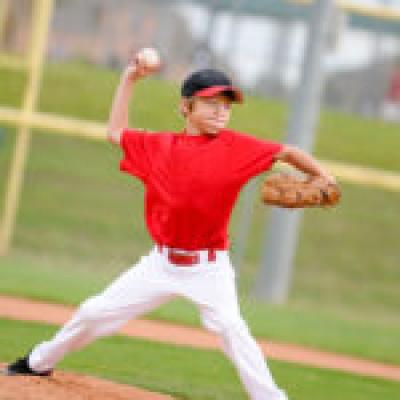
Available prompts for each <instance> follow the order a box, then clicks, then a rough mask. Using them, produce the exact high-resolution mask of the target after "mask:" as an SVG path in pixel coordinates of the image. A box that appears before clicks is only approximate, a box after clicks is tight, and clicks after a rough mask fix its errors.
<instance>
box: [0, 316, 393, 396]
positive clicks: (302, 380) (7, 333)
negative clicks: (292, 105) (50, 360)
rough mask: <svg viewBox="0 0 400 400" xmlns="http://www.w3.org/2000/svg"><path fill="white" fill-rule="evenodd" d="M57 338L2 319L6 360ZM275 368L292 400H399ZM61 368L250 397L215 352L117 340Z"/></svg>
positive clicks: (323, 373)
mask: <svg viewBox="0 0 400 400" xmlns="http://www.w3.org/2000/svg"><path fill="white" fill-rule="evenodd" d="M53 333H54V328H53V327H49V326H44V325H39V324H32V323H21V322H15V321H10V320H1V319H0V359H1V360H3V361H7V362H9V361H12V360H13V359H14V358H15V357H16V355H20V354H21V352H23V351H25V350H26V349H28V348H30V347H31V346H32V345H34V344H35V343H36V342H38V341H42V340H45V339H46V338H48V337H50V336H51V335H52V334H53ZM194 360H195V361H194ZM269 366H270V368H271V371H272V373H273V375H274V377H275V379H276V381H277V383H278V385H279V386H281V387H282V388H283V389H285V390H286V391H287V393H288V395H289V397H290V399H291V400H309V399H324V400H337V399H338V398H340V399H343V400H376V399H385V400H395V399H397V398H398V395H399V393H400V383H395V382H389V381H384V380H380V379H373V378H367V377H358V376H352V375H349V374H345V373H341V372H336V371H330V370H319V369H315V368H308V367H303V366H299V365H295V364H287V363H283V362H276V361H269ZM60 368H62V369H66V370H72V371H74V372H75V371H77V372H81V373H85V374H91V375H96V376H100V377H104V378H107V379H111V380H114V381H119V382H123V383H128V384H132V385H135V386H140V387H142V388H146V389H149V390H153V391H157V392H161V393H168V394H170V395H172V396H173V397H174V398H176V399H182V400H183V399H185V400H226V399H232V400H239V399H246V398H247V397H246V395H245V393H244V392H243V389H242V387H241V385H240V383H239V380H238V378H237V376H236V372H235V370H234V369H233V367H232V365H231V364H230V363H229V362H228V361H227V359H225V357H224V356H223V355H222V353H220V352H215V351H204V350H195V349H190V348H183V347H176V346H167V345H164V344H159V343H152V342H147V341H144V340H133V339H127V338H123V337H120V336H114V337H110V338H107V339H100V340H98V341H97V342H95V343H94V344H92V345H90V346H88V347H87V348H85V349H84V350H82V351H80V352H77V353H74V354H71V355H69V356H67V357H66V359H65V360H64V361H62V363H61V364H60Z"/></svg>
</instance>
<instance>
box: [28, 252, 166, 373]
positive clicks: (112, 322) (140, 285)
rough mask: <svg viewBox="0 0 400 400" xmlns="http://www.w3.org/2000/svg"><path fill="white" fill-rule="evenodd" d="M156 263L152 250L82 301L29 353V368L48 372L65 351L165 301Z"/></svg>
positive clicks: (163, 285) (117, 326)
mask: <svg viewBox="0 0 400 400" xmlns="http://www.w3.org/2000/svg"><path fill="white" fill-rule="evenodd" d="M160 263H161V260H160V259H159V257H157V255H156V253H155V251H154V249H153V251H152V252H151V253H150V254H149V255H147V256H144V257H142V258H141V259H140V261H139V262H138V263H137V264H136V265H135V266H133V267H132V268H130V269H128V270H127V271H126V272H124V273H123V274H122V275H121V276H120V277H119V278H117V279H116V280H115V281H114V282H113V283H112V284H111V285H110V286H109V287H108V288H106V289H105V290H104V292H103V293H101V294H99V295H97V296H94V297H92V298H90V299H88V300H87V301H85V302H84V303H83V304H82V305H81V306H80V307H79V309H78V310H77V311H76V313H75V314H74V316H73V317H72V319H71V320H70V321H69V322H67V323H66V324H65V325H64V327H63V328H61V329H60V331H59V332H58V333H57V334H56V335H55V336H54V337H53V338H52V339H51V340H49V341H46V342H43V343H41V344H39V345H38V346H36V347H35V348H34V349H33V350H32V352H31V353H30V355H29V360H28V364H29V367H30V368H31V369H32V370H34V371H36V372H42V371H49V370H51V369H53V368H54V366H55V365H56V364H57V362H58V361H60V360H61V359H62V358H63V357H64V356H65V355H66V354H67V353H68V352H71V351H74V350H78V349H80V348H82V347H84V346H86V345H88V344H89V343H91V342H92V341H93V340H95V339H96V338H98V337H100V336H106V335H111V334H112V333H114V332H115V331H117V330H118V329H119V328H120V327H121V326H122V325H123V324H124V323H125V322H127V321H128V320H129V319H131V318H134V317H137V316H139V315H141V314H143V313H145V312H147V311H150V310H151V309H153V308H155V307H156V306H158V305H160V304H162V303H163V302H165V301H167V300H168V299H169V298H170V297H171V293H172V290H171V287H170V282H169V280H168V276H166V275H164V273H163V269H162V266H161V264H160Z"/></svg>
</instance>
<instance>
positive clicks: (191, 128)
mask: <svg viewBox="0 0 400 400" xmlns="http://www.w3.org/2000/svg"><path fill="white" fill-rule="evenodd" d="M185 134H186V135H201V131H200V129H199V128H198V127H197V126H195V125H193V124H191V123H190V121H186V126H185Z"/></svg>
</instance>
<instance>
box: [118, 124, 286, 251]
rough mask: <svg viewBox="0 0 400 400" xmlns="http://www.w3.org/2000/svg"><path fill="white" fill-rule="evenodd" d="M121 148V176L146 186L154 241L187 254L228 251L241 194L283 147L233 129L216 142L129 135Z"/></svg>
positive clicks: (165, 134) (179, 136) (199, 137)
mask: <svg viewBox="0 0 400 400" xmlns="http://www.w3.org/2000/svg"><path fill="white" fill-rule="evenodd" d="M121 147H122V150H123V153H124V156H123V159H122V161H121V163H120V169H121V171H124V172H127V173H129V174H131V175H133V176H135V177H138V178H140V179H141V180H142V182H143V183H144V185H145V218H146V225H147V228H148V230H149V233H150V235H151V237H152V238H153V240H154V241H155V242H156V243H159V244H164V245H167V246H170V247H175V248H180V249H186V250H199V249H222V250H224V249H227V248H228V246H229V240H228V224H229V218H230V215H231V213H232V209H233V206H234V204H235V200H236V198H237V196H238V194H239V192H240V189H241V188H242V187H243V185H244V184H245V183H246V182H247V181H248V180H249V179H250V178H252V177H253V176H255V175H258V174H260V173H261V172H263V171H266V170H268V169H269V168H271V166H272V164H273V162H274V155H275V154H276V153H278V152H279V151H281V149H282V144H280V143H276V142H271V141H265V140H260V139H257V138H255V137H253V136H249V135H247V134H244V133H240V132H235V131H232V130H228V129H222V130H220V131H219V133H218V134H217V135H216V136H209V135H188V134H186V133H185V132H180V133H177V132H156V133H149V132H145V131H140V130H132V129H126V130H124V131H123V133H122V136H121Z"/></svg>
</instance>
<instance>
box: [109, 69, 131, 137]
mask: <svg viewBox="0 0 400 400" xmlns="http://www.w3.org/2000/svg"><path fill="white" fill-rule="evenodd" d="M133 85H134V81H133V80H131V79H129V78H128V77H127V76H126V75H125V74H122V76H121V80H120V82H119V85H118V87H117V89H116V91H115V95H114V99H113V102H112V105H111V111H110V117H109V120H108V125H107V135H108V138H109V140H111V141H112V142H118V141H119V140H118V139H119V135H120V133H121V131H122V130H123V129H124V128H127V127H128V120H129V118H128V114H129V99H130V97H131V94H132V91H133V90H132V89H133Z"/></svg>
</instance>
